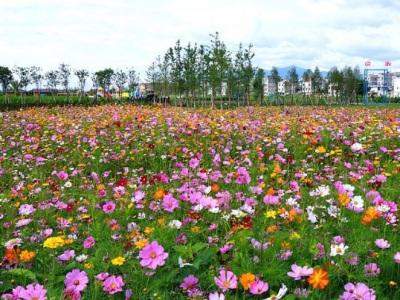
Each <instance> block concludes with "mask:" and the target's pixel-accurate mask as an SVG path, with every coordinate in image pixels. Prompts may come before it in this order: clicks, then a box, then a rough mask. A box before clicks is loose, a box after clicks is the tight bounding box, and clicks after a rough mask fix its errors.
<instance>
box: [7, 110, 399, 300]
mask: <svg viewBox="0 0 400 300" xmlns="http://www.w3.org/2000/svg"><path fill="white" fill-rule="evenodd" d="M0 149H1V154H0V221H1V222H0V223H1V226H0V253H1V254H0V259H1V261H0V296H1V297H2V298H3V299H100V298H106V299H287V300H289V299H306V298H308V299H346V300H351V299H400V288H399V286H398V284H400V236H399V228H398V223H399V222H398V218H399V212H398V203H399V200H400V176H399V171H400V109H385V107H381V108H365V107H347V108H325V107H289V108H285V109H283V108H278V107H268V108H266V107H247V108H244V107H243V108H237V109H234V110H217V109H197V110H194V109H183V108H177V107H166V108H164V107H150V106H130V105H104V106H97V107H89V108H83V107H57V108H34V109H26V110H18V111H9V112H3V115H2V117H1V119H0Z"/></svg>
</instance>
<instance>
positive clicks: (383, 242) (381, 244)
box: [375, 239, 390, 249]
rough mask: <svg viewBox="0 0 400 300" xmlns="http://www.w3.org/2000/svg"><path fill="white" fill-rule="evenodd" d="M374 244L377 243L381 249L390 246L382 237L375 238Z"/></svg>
mask: <svg viewBox="0 0 400 300" xmlns="http://www.w3.org/2000/svg"><path fill="white" fill-rule="evenodd" d="M375 245H377V246H378V247H379V248H381V249H387V248H390V244H389V242H388V241H387V240H384V239H377V240H375Z"/></svg>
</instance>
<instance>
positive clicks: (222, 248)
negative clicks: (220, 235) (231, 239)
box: [219, 245, 233, 254]
mask: <svg viewBox="0 0 400 300" xmlns="http://www.w3.org/2000/svg"><path fill="white" fill-rule="evenodd" d="M232 248H233V245H224V246H223V247H221V248H219V251H221V253H223V254H224V253H227V252H229V251H231V250H232Z"/></svg>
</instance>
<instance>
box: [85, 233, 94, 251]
mask: <svg viewBox="0 0 400 300" xmlns="http://www.w3.org/2000/svg"><path fill="white" fill-rule="evenodd" d="M94 244H95V241H94V237H92V236H89V237H88V238H86V239H85V240H84V241H83V248H86V249H90V248H92V247H93V246H94Z"/></svg>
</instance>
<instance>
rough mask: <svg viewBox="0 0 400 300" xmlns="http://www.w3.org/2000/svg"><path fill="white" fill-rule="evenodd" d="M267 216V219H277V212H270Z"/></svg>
mask: <svg viewBox="0 0 400 300" xmlns="http://www.w3.org/2000/svg"><path fill="white" fill-rule="evenodd" d="M265 216H266V217H267V218H272V219H276V211H274V210H269V211H267V212H266V213H265Z"/></svg>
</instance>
